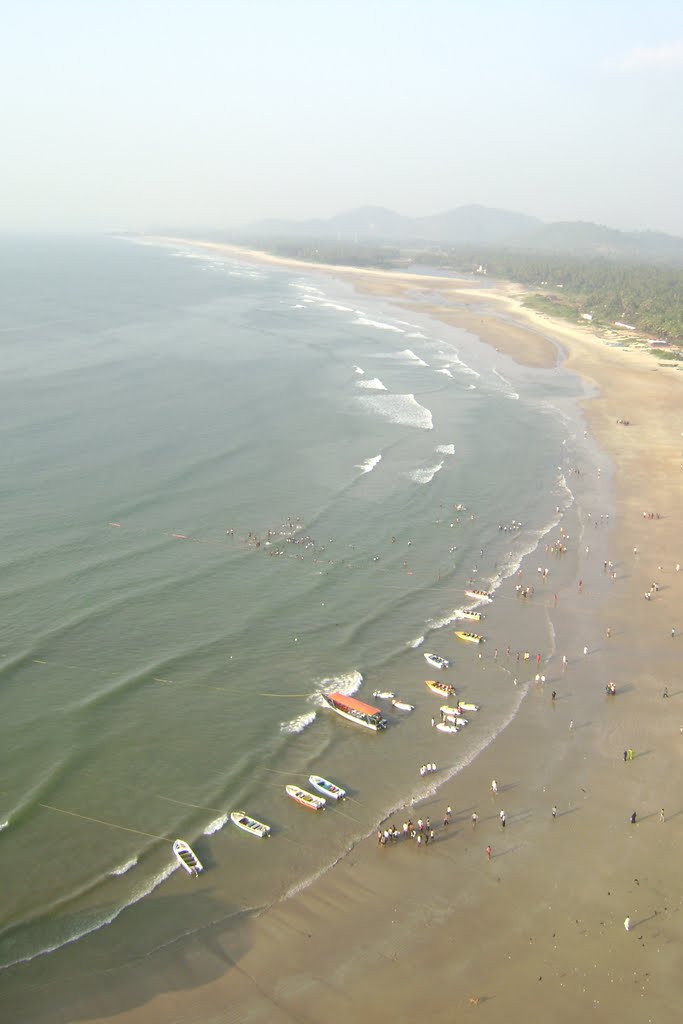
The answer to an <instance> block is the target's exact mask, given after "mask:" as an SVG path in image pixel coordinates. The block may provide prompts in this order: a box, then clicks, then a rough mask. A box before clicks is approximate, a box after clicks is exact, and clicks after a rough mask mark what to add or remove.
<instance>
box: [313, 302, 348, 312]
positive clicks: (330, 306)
mask: <svg viewBox="0 0 683 1024" xmlns="http://www.w3.org/2000/svg"><path fill="white" fill-rule="evenodd" d="M320 305H321V306H322V307H323V308H325V309H336V310H338V311H339V312H340V313H353V310H352V309H351V306H339V305H338V304H337V303H336V302H321V303H320Z"/></svg>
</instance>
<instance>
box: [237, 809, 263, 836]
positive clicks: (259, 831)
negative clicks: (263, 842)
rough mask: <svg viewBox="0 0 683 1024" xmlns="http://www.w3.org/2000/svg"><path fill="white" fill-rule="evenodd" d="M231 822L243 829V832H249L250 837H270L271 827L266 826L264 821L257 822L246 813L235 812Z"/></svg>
mask: <svg viewBox="0 0 683 1024" xmlns="http://www.w3.org/2000/svg"><path fill="white" fill-rule="evenodd" d="M230 821H231V822H232V823H233V825H237V827H238V828H241V829H242V831H243V832H248V833H249V835H250V836H257V837H258V838H259V839H265V838H266V837H267V836H269V835H270V825H264V824H263V822H262V821H257V820H256V818H250V817H249V815H248V814H245V813H244V811H233V812H232V813H231V815H230Z"/></svg>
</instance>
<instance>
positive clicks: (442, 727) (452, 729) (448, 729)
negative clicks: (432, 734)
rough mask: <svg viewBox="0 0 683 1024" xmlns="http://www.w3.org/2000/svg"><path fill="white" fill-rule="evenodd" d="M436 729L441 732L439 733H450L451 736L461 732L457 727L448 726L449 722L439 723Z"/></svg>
mask: <svg viewBox="0 0 683 1024" xmlns="http://www.w3.org/2000/svg"><path fill="white" fill-rule="evenodd" d="M436 728H437V729H438V730H439V732H448V733H451V734H452V733H456V732H459V731H460V730H459V729H458V726H457V725H448V723H447V722H437V723H436Z"/></svg>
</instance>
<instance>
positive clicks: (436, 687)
mask: <svg viewBox="0 0 683 1024" xmlns="http://www.w3.org/2000/svg"><path fill="white" fill-rule="evenodd" d="M425 685H426V686H428V687H429V689H430V690H431V691H432V692H433V693H436V694H438V695H439V697H454V696H455V687H454V686H451V684H450V683H441V682H439V680H438V679H425Z"/></svg>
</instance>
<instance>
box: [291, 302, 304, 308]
mask: <svg viewBox="0 0 683 1024" xmlns="http://www.w3.org/2000/svg"><path fill="white" fill-rule="evenodd" d="M289 308H290V309H305V308H306V307H305V306H304V304H303V302H296V303H295V304H294V305H293V306H290V307H289Z"/></svg>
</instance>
